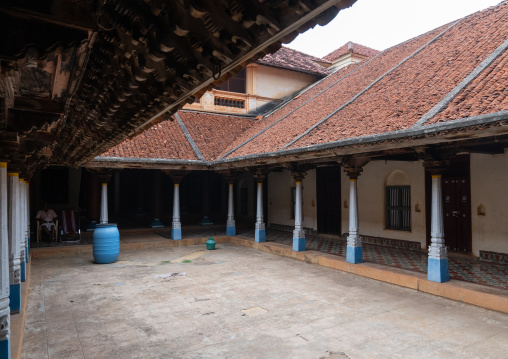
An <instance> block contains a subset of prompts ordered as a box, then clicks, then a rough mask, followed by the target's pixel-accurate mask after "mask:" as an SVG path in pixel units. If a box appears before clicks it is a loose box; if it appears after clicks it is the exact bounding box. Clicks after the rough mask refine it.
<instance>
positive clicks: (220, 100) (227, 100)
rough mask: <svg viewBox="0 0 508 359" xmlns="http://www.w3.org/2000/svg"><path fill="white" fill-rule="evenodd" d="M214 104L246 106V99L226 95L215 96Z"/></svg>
mask: <svg viewBox="0 0 508 359" xmlns="http://www.w3.org/2000/svg"><path fill="white" fill-rule="evenodd" d="M214 105H215V106H225V107H234V108H245V101H244V100H238V99H232V98H226V97H215V98H214Z"/></svg>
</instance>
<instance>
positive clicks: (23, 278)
mask: <svg viewBox="0 0 508 359" xmlns="http://www.w3.org/2000/svg"><path fill="white" fill-rule="evenodd" d="M24 183H25V181H24V180H23V178H20V179H19V182H18V188H19V189H18V211H19V214H18V216H19V217H18V218H19V221H18V222H19V232H18V233H19V266H20V269H21V281H22V282H25V281H26V258H25V247H26V230H25V204H24V200H25V194H24V192H25V188H24Z"/></svg>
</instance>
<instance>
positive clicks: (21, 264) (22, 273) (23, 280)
mask: <svg viewBox="0 0 508 359" xmlns="http://www.w3.org/2000/svg"><path fill="white" fill-rule="evenodd" d="M19 266H20V267H21V281H22V282H26V263H25V260H24V259H23V260H22V261H21V263H20V264H19Z"/></svg>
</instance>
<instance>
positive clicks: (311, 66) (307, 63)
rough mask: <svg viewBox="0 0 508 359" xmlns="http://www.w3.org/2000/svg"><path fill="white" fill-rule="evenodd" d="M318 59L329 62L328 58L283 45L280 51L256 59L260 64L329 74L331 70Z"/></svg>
mask: <svg viewBox="0 0 508 359" xmlns="http://www.w3.org/2000/svg"><path fill="white" fill-rule="evenodd" d="M317 61H321V62H327V61H326V60H323V59H320V58H318V57H314V56H311V55H307V54H304V53H303V52H300V51H296V50H293V49H290V48H288V47H285V46H282V47H281V48H280V50H279V51H277V52H275V53H273V54H268V55H266V56H265V57H263V58H261V59H259V60H258V61H256V62H257V63H258V64H262V65H268V66H275V67H281V68H284V69H290V70H295V71H300V72H308V73H312V74H318V75H324V76H326V75H328V74H329V73H330V72H329V71H328V70H327V69H326V68H324V67H323V66H321V65H319V64H318V63H317Z"/></svg>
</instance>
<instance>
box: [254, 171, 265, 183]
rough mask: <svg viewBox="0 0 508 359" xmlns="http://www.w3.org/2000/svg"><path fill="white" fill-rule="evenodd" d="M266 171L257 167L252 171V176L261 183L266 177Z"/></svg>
mask: <svg viewBox="0 0 508 359" xmlns="http://www.w3.org/2000/svg"><path fill="white" fill-rule="evenodd" d="M267 173H268V172H267V171H266V170H265V169H261V168H258V169H256V172H255V173H254V175H253V177H254V180H255V181H256V182H257V183H261V182H263V181H264V180H265V179H266V175H267Z"/></svg>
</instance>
